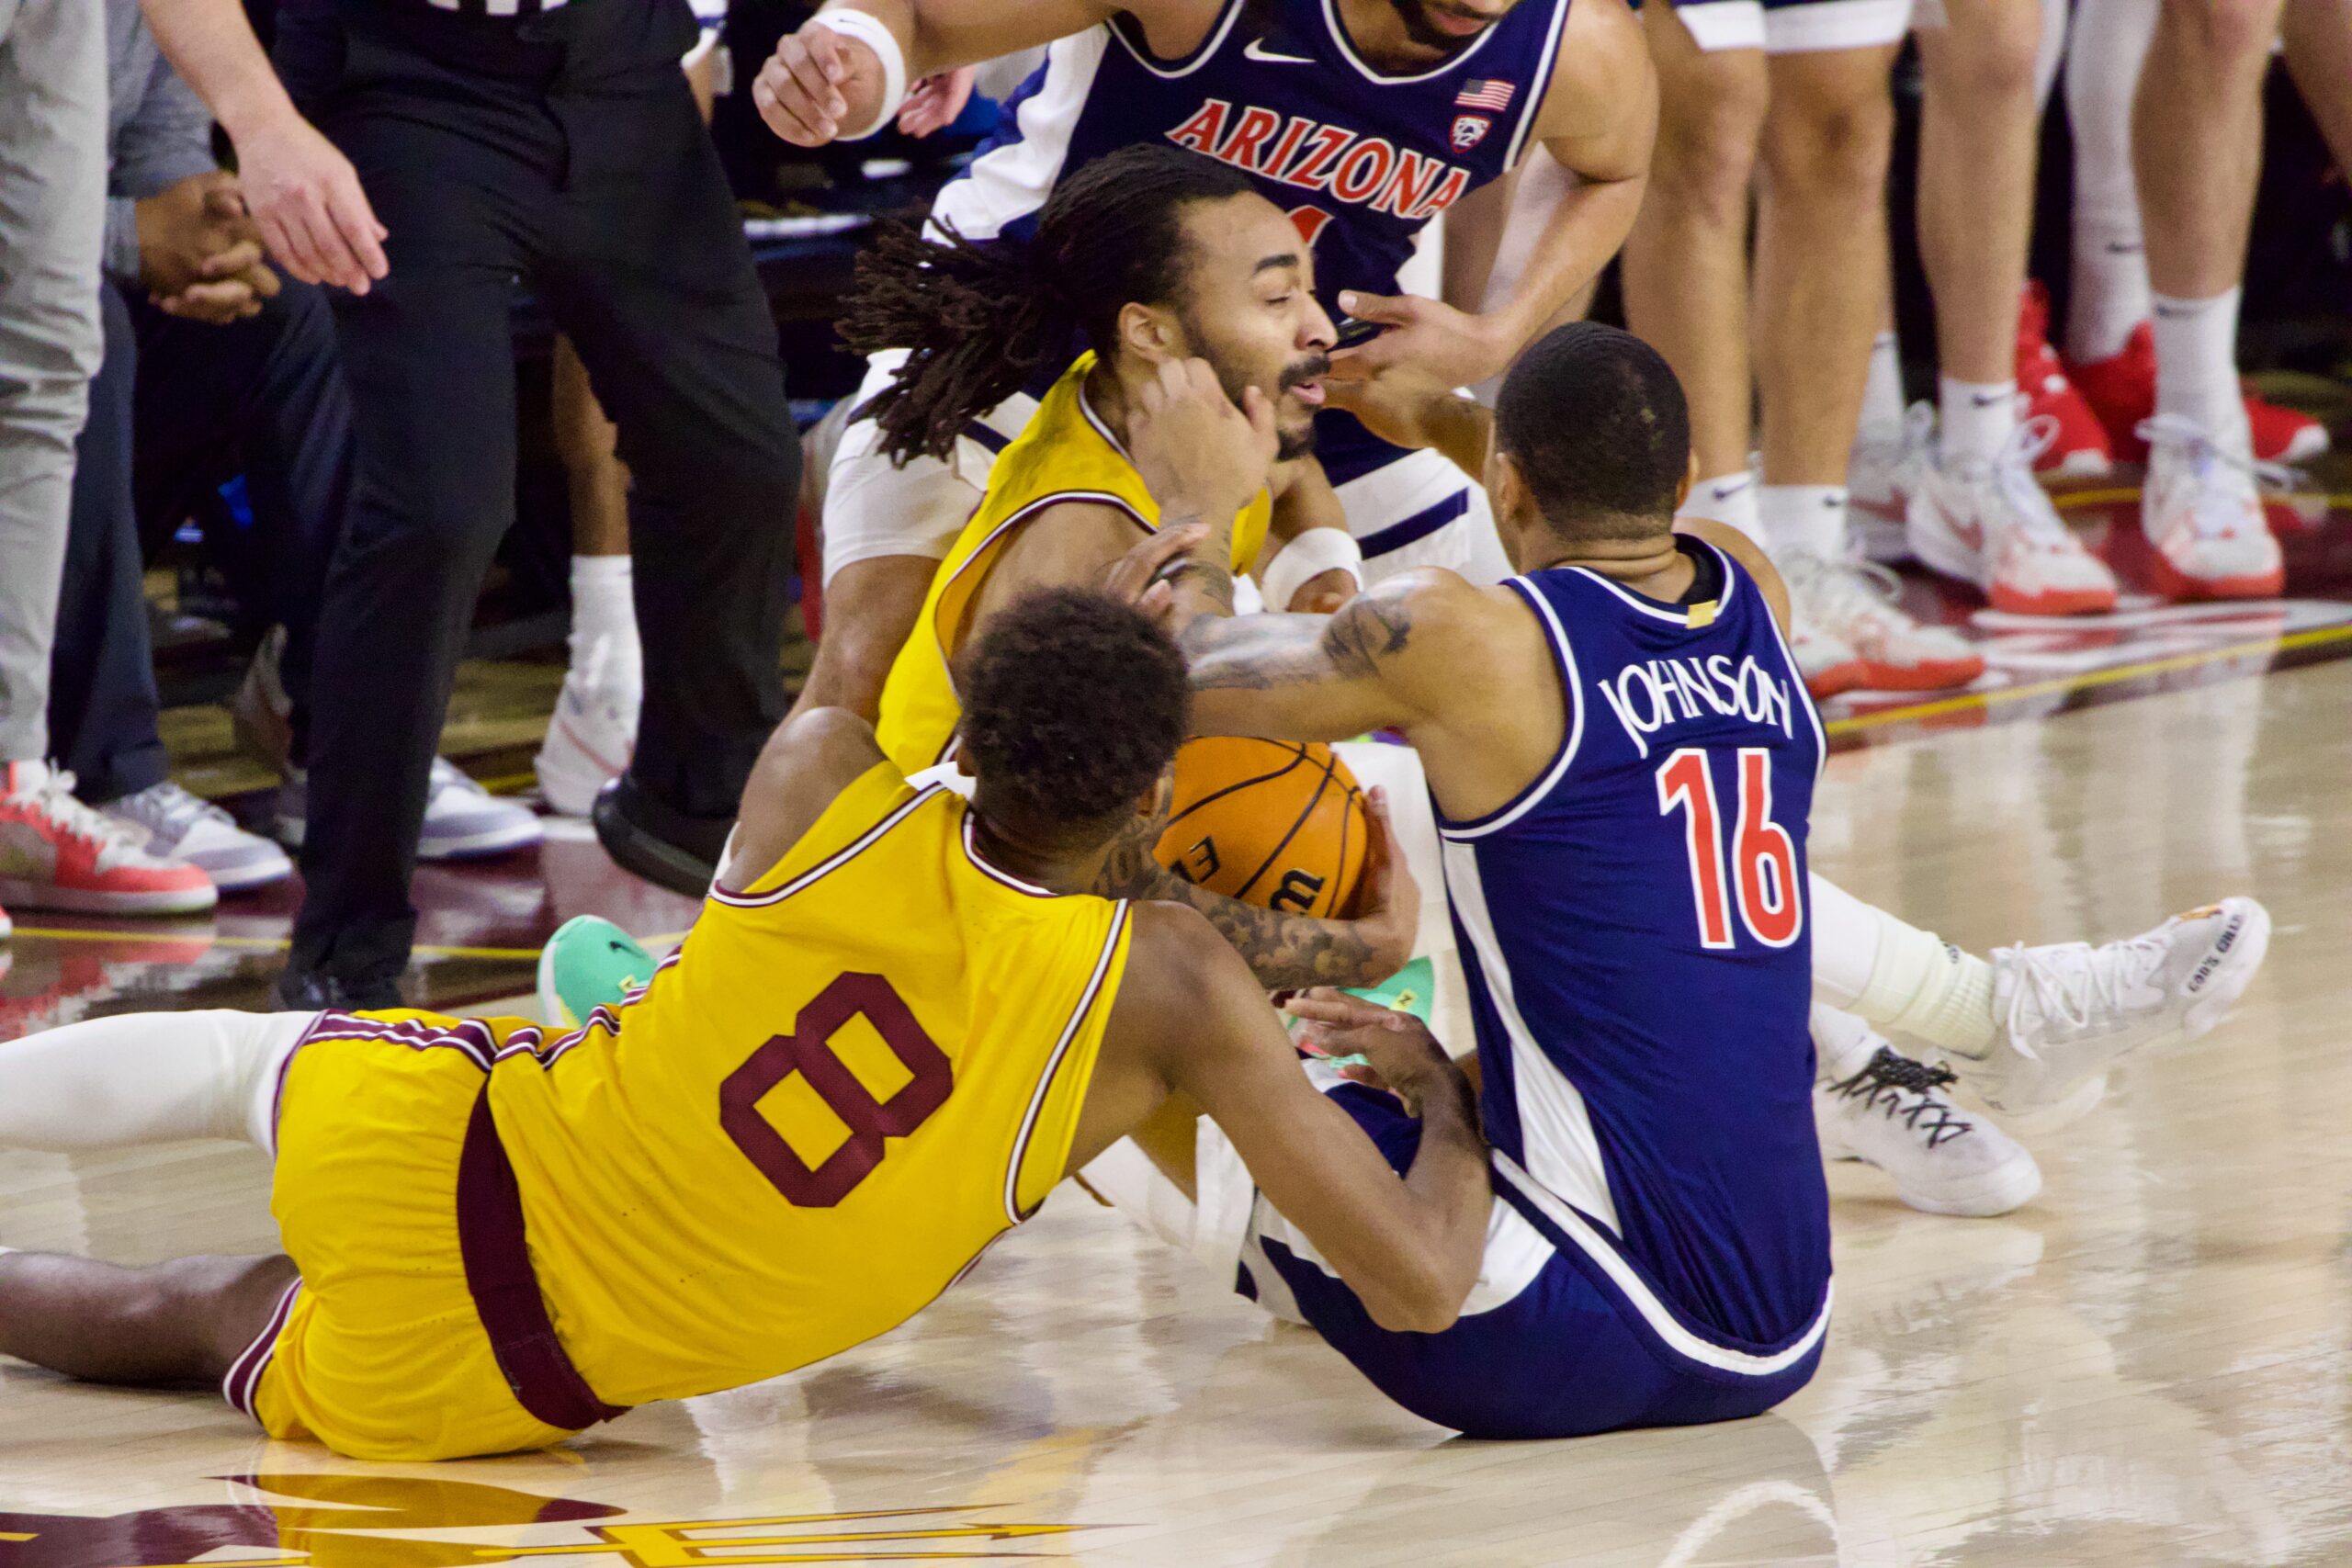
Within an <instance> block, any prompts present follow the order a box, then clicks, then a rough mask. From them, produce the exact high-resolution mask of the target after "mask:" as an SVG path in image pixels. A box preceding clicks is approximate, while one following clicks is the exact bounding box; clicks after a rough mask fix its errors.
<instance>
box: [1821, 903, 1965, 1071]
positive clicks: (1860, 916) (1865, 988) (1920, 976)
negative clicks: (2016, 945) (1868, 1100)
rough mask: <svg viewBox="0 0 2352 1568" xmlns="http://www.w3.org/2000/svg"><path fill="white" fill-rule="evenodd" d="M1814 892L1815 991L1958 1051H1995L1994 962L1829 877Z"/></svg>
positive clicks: (1875, 1020) (1882, 1022)
mask: <svg viewBox="0 0 2352 1568" xmlns="http://www.w3.org/2000/svg"><path fill="white" fill-rule="evenodd" d="M1809 886H1810V888H1811V891H1812V894H1813V996H1814V999H1815V1001H1818V1002H1824V1003H1826V1004H1827V1005H1829V1006H1831V1007H1834V1008H1841V1009H1843V1010H1846V1011H1848V1012H1850V1013H1853V1014H1854V1015H1855V1016H1856V1017H1858V1018H1860V1019H1863V1020H1865V1021H1868V1022H1870V1023H1872V1024H1875V1025H1877V1026H1878V1027H1879V1028H1881V1029H1893V1030H1899V1031H1901V1032H1904V1033H1905V1034H1909V1035H1912V1036H1914V1037H1916V1038H1917V1039H1919V1040H1923V1041H1925V1042H1927V1043H1928V1044H1930V1045H1934V1046H1937V1047H1939V1048H1940V1049H1942V1050H1945V1051H1949V1052H1951V1054H1952V1055H1958V1056H1967V1057H1970V1058H1982V1057H1983V1056H1985V1055H1986V1054H1987V1053H1989V1052H1990V1051H1991V1050H1992V1048H1993V1041H1994V1036H1995V1033H1996V1028H1995V1024H1994V1021H1993V966H1992V965H1991V964H1987V963H1985V961H1984V960H1983V959H1981V958H1979V957H1977V956H1976V955H1975V954H1974V953H1963V952H1962V951H1961V950H1960V949H1959V948H1957V947H1954V946H1953V945H1951V943H1950V942H1945V941H1944V940H1943V939H1942V938H1940V937H1939V936H1937V935H1936V934H1935V933H1934V932H1933V931H1921V930H1920V929H1919V928H1918V927H1917V926H1914V925H1906V924H1905V922H1903V921H1901V920H1898V919H1895V918H1894V916H1893V915H1890V914H1888V913H1887V912H1886V911H1885V910H1883V909H1881V908H1874V907H1872V906H1871V905H1869V904H1865V903H1863V902H1862V901H1861V900H1860V899H1859V898H1857V897H1854V896H1853V895H1852V894H1850V893H1849V892H1847V891H1846V890H1845V889H1844V888H1842V887H1840V886H1838V885H1837V884H1836V883H1834V882H1831V881H1829V880H1828V879H1827V878H1826V877H1822V876H1815V877H1813V878H1811V879H1810V884H1809Z"/></svg>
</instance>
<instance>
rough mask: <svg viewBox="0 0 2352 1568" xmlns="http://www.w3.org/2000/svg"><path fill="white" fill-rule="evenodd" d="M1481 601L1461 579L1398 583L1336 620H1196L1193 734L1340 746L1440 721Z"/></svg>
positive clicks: (1189, 649)
mask: <svg viewBox="0 0 2352 1568" xmlns="http://www.w3.org/2000/svg"><path fill="white" fill-rule="evenodd" d="M1481 600H1482V596H1481V595H1480V593H1479V592H1478V591H1477V590H1476V589H1475V588H1473V587H1471V586H1470V585H1469V584H1468V583H1467V582H1464V581H1463V580H1462V579H1461V578H1459V577H1457V576H1455V575H1454V574H1453V572H1450V571H1442V570H1421V571H1410V572H1404V573H1400V574H1399V575H1397V576H1396V577H1392V578H1389V579H1387V580H1386V581H1383V582H1381V583H1380V584H1378V585H1377V586H1375V587H1373V588H1369V589H1366V590H1365V591H1364V592H1362V593H1359V594H1357V595H1356V596H1355V597H1354V598H1352V599H1351V600H1349V601H1348V602H1347V603H1346V604H1342V605H1341V606H1340V608H1339V610H1338V611H1337V612H1336V613H1334V614H1332V615H1244V616H1240V617H1238V618H1233V617H1221V616H1214V615H1193V616H1190V617H1188V618H1186V619H1184V620H1182V621H1181V622H1180V623H1179V624H1180V625H1182V627H1183V630H1182V633H1181V635H1180V637H1179V639H1178V640H1179V641H1180V642H1181V643H1182V646H1183V649H1184V653H1185V656H1186V657H1187V658H1189V659H1190V660H1192V665H1193V732H1194V733H1195V734H1200V735H1262V736H1266V737H1269V738H1270V739H1281V740H1343V739H1347V738H1348V737H1349V736H1351V735H1362V734H1363V733H1364V732H1366V731H1367V730H1373V729H1380V728H1392V727H1393V728H1405V727H1408V726H1410V725H1412V724H1414V723H1415V722H1416V721H1417V720H1419V719H1421V718H1424V717H1426V716H1429V715H1430V714H1432V713H1434V712H1437V711H1438V710H1439V709H1440V708H1441V706H1442V705H1443V704H1444V702H1445V699H1446V695H1447V690H1448V688H1449V686H1451V687H1453V689H1454V690H1455V691H1457V692H1458V691H1459V689H1460V684H1461V677H1462V674H1463V671H1461V670H1460V669H1459V668H1458V664H1457V661H1458V660H1461V659H1462V658H1463V657H1464V654H1465V652H1470V651H1472V650H1475V649H1476V631H1475V628H1474V627H1472V626H1470V625H1469V621H1470V619H1471V618H1472V617H1474V616H1476V615H1478V614H1479V613H1480V611H1481V610H1482V609H1483V604H1482V603H1481Z"/></svg>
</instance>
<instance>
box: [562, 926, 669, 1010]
mask: <svg viewBox="0 0 2352 1568" xmlns="http://www.w3.org/2000/svg"><path fill="white" fill-rule="evenodd" d="M653 969H654V958H653V955H652V954H651V953H648V952H646V951H645V948H644V946H643V945H642V944H641V943H639V942H638V940H637V939H636V938H635V937H633V936H631V935H629V934H628V932H627V931H623V930H621V928H620V927H618V926H616V925H615V924H613V922H612V921H610V920H607V919H601V918H599V917H597V916H595V915H575V916H573V917H572V918H571V919H568V920H566V921H564V922H563V924H561V925H560V926H558V927H557V928H556V932H555V935H553V936H551V937H549V938H548V944H547V945H546V946H545V947H543V948H541V949H540V950H539V1016H540V1017H541V1018H543V1019H545V1020H546V1021H548V1023H551V1024H553V1025H555V1026H556V1027H557V1028H559V1029H577V1028H579V1027H580V1023H581V1021H582V1019H584V1018H586V1017H587V1016H588V1015H589V1014H590V1013H592V1012H594V1011H595V1010H597V1009H598V1008H600V1007H618V1006H619V1005H620V1003H621V998H623V997H625V996H627V995H628V993H629V992H630V991H631V990H632V989H634V988H635V987H639V986H642V985H644V984H645V983H646V982H647V981H649V980H650V979H652V978H653Z"/></svg>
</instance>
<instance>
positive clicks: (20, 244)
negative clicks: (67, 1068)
mask: <svg viewBox="0 0 2352 1568" xmlns="http://www.w3.org/2000/svg"><path fill="white" fill-rule="evenodd" d="M106 195H107V42H106V7H105V6H102V5H100V4H98V3H97V0H0V763H6V762H21V761H35V760H37V759H39V758H40V757H42V756H43V755H45V754H46V753H47V751H48V750H49V719H48V709H49V651H50V642H51V637H52V636H53V634H54V633H55V630H56V626H57V584H58V576H59V573H60V571H61V570H62V567H63V563H64V559H65V522H66V514H67V509H68V506H69V503H70V502H71V500H72V496H73V486H74V437H75V436H76V435H78V434H80V433H81V430H82V417H83V413H84V411H85V407H86V404H87V398H88V387H89V380H90V378H91V377H92V376H93V375H95V374H96V371H97V367H98V361H99V358H100V356H101V355H102V354H103V352H104V338H103V335H102V333H101V332H100V329H99V325H98V256H99V251H100V245H101V241H102V236H103V233H104V229H105V221H106Z"/></svg>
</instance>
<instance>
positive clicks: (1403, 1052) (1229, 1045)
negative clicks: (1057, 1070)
mask: <svg viewBox="0 0 2352 1568" xmlns="http://www.w3.org/2000/svg"><path fill="white" fill-rule="evenodd" d="M1135 918H1136V931H1135V936H1134V938H1133V945H1132V947H1131V949H1130V955H1129V957H1128V960H1127V968H1126V976H1125V980H1124V981H1123V982H1122V983H1121V985H1120V987H1119V997H1118V1000H1117V1001H1116V1002H1115V1003H1114V1006H1113V1010H1112V1014H1111V1022H1110V1037H1109V1039H1108V1040H1107V1041H1106V1043H1105V1045H1104V1063H1105V1066H1111V1067H1113V1068H1114V1069H1115V1068H1116V1067H1117V1066H1120V1065H1123V1064H1132V1065H1133V1067H1132V1068H1131V1070H1130V1075H1129V1083H1128V1084H1127V1085H1126V1086H1125V1089H1124V1092H1125V1095H1127V1096H1129V1097H1131V1098H1129V1099H1128V1100H1125V1102H1124V1103H1119V1102H1117V1101H1114V1102H1113V1103H1111V1104H1106V1105H1105V1106H1104V1107H1103V1109H1104V1110H1111V1111H1123V1112H1125V1113H1126V1114H1125V1122H1123V1123H1122V1125H1121V1126H1120V1127H1119V1128H1118V1129H1117V1130H1118V1131H1125V1127H1126V1126H1128V1125H1132V1124H1134V1122H1137V1121H1140V1120H1141V1119H1142V1117H1143V1116H1144V1115H1145V1114H1148V1111H1149V1109H1150V1105H1151V1104H1156V1103H1157V1102H1158V1100H1159V1098H1160V1097H1161V1096H1162V1095H1164V1094H1165V1093H1167V1092H1168V1091H1170V1090H1173V1091H1178V1092H1181V1093H1182V1094H1184V1095H1186V1096H1188V1097H1190V1098H1191V1099H1192V1100H1193V1101H1194V1102H1195V1103H1197V1104H1198V1105H1199V1106H1200V1107H1201V1109H1202V1110H1203V1111H1205V1112H1206V1113H1207V1115H1208V1116H1209V1118H1210V1119H1211V1120H1212V1121H1214V1122H1216V1124H1217V1125H1218V1126H1219V1127H1220V1128H1222V1129H1224V1132H1225V1134H1226V1136H1227V1138H1229V1139H1231V1140H1232V1143H1233V1146H1234V1148H1235V1150H1236V1151H1237V1152H1238V1153H1239V1155H1240V1156H1241V1158H1242V1161H1243V1163H1244V1164H1246V1165H1247V1166H1248V1167H1249V1168H1250V1177H1251V1179H1253V1180H1255V1181H1256V1183H1257V1184H1258V1187H1259V1189H1260V1190H1262V1191H1263V1192H1264V1193H1265V1195H1266V1197H1267V1198H1268V1200H1269V1201H1272V1203H1273V1205H1274V1206H1275V1207H1276V1208H1277V1209H1279V1210H1281V1211H1282V1213H1283V1216H1284V1217H1285V1218H1287V1219H1288V1220H1289V1221H1290V1222H1291V1223H1292V1224H1295V1225H1297V1226H1298V1227H1299V1229H1301V1230H1303V1231H1305V1232H1306V1235H1307V1239H1308V1240H1310V1241H1312V1242H1313V1243H1314V1244H1315V1247H1316V1250H1317V1251H1318V1252H1319V1253H1321V1254H1322V1255H1323V1257H1324V1258H1326V1259H1327V1260H1328V1261H1329V1263H1330V1265H1331V1267H1332V1268H1333V1269H1337V1270H1338V1271H1339V1274H1340V1279H1342V1280H1346V1281H1347V1284H1348V1287H1349V1288H1350V1289H1351V1290H1352V1291H1354V1292H1355V1293H1356V1295H1357V1297H1358V1298H1359V1299H1360V1300H1362V1301H1363V1304H1364V1309H1365V1311H1367V1312H1368V1313H1370V1314H1371V1315H1372V1319H1373V1321H1374V1322H1375V1323H1377V1324H1379V1325H1381V1326H1382V1327H1384V1328H1387V1329H1392V1330H1397V1331H1407V1332H1419V1333H1434V1332H1436V1331H1437V1330H1439V1329H1442V1328H1444V1327H1446V1326H1447V1325H1450V1324H1452V1323H1453V1320H1454V1318H1455V1317H1456V1316H1457V1315H1458V1314H1460V1312H1461V1310H1462V1303H1463V1302H1464V1299H1465V1298H1466V1297H1467V1296H1468V1295H1469V1293H1470V1289H1471V1287H1472V1286H1473V1285H1474V1284H1476V1281H1477V1278H1478V1268H1479V1263H1480V1260H1481V1258H1483V1256H1484V1253H1485V1248H1486V1235H1487V1213H1488V1210H1489V1207H1490V1206H1491V1204H1492V1202H1493V1195H1492V1192H1491V1190H1490V1189H1489V1188H1488V1185H1487V1159H1486V1146H1485V1145H1484V1143H1483V1142H1482V1141H1481V1139H1480V1137H1479V1134H1478V1125H1477V1110H1476V1102H1475V1100H1474V1099H1473V1097H1472V1095H1471V1092H1470V1086H1469V1083H1468V1081H1467V1080H1466V1079H1464V1077H1463V1076H1462V1073H1461V1071H1460V1069H1458V1068H1457V1067H1455V1066H1453V1063H1452V1062H1451V1061H1449V1060H1448V1059H1447V1057H1446V1055H1445V1053H1444V1052H1443V1051H1442V1050H1441V1049H1439V1047H1438V1045H1437V1043H1436V1042H1435V1041H1433V1040H1431V1039H1430V1037H1429V1035H1428V1034H1427V1032H1404V1031H1397V1032H1390V1033H1388V1034H1386V1035H1385V1038H1382V1039H1379V1040H1375V1041H1370V1042H1368V1045H1369V1047H1370V1048H1369V1050H1368V1051H1367V1054H1368V1055H1373V1060H1374V1066H1376V1067H1377V1068H1378V1069H1379V1071H1380V1074H1381V1077H1383V1078H1384V1079H1385V1081H1386V1082H1387V1083H1388V1085H1389V1086H1390V1087H1391V1088H1393V1089H1396V1090H1397V1093H1398V1094H1400V1095H1401V1096H1403V1097H1404V1099H1405V1100H1407V1102H1408V1103H1409V1104H1411V1105H1413V1106H1414V1107H1416V1108H1417V1110H1418V1111H1419V1115H1420V1118H1421V1142H1420V1149H1419V1154H1417V1155H1416V1156H1415V1157H1414V1161H1413V1164H1412V1167H1411V1168H1410V1169H1409V1170H1408V1171H1407V1172H1406V1174H1405V1176H1404V1177H1403V1179H1398V1178H1397V1174H1396V1173H1395V1172H1394V1171H1393V1170H1391V1169H1390V1168H1389V1166H1388V1162H1387V1161H1386V1160H1385V1158H1383V1157H1382V1156H1381V1154H1380V1151H1379V1149H1378V1148H1377V1146H1376V1145H1374V1143H1373V1142H1372V1140H1371V1139H1369V1138H1367V1137H1365V1136H1364V1134H1363V1131H1362V1129H1360V1128H1359V1127H1358V1126H1357V1125H1356V1123H1355V1122H1354V1120H1353V1119H1352V1118H1351V1117H1350V1116H1349V1115H1348V1113H1347V1112H1346V1111H1342V1110H1340V1108H1339V1107H1338V1106H1336V1105H1334V1104H1332V1103H1331V1102H1330V1101H1329V1100H1326V1099H1325V1098H1324V1097H1323V1096H1322V1095H1321V1094H1319V1093H1317V1091H1316V1090H1315V1089H1314V1087H1313V1086H1312V1085H1310V1084H1309V1083H1308V1082H1307V1080H1306V1075H1305V1074H1304V1073H1302V1072H1300V1071H1299V1067H1298V1061H1297V1057H1296V1055H1295V1052H1294V1051H1293V1050H1292V1048H1291V1044H1290V1041H1289V1038H1288V1037H1287V1036H1286V1035H1285V1034H1284V1033H1283V1029H1282V1026H1281V1024H1280V1023H1279V1022H1278V1021H1276V1019H1275V1017H1274V1014H1273V1012H1272V1010H1271V1009H1269V1008H1268V1007H1267V1005H1266V1000H1265V998H1264V996H1263V995H1262V994H1261V992H1260V991H1259V989H1258V987H1257V985H1256V982H1255V981H1254V980H1252V978H1251V977H1250V973H1249V971H1248V970H1247V969H1245V968H1244V967H1243V966H1242V965H1241V964H1240V963H1239V962H1238V960H1236V958H1235V957H1234V955H1233V952H1232V950H1231V949H1230V948H1228V947H1227V945H1226V944H1225V943H1224V942H1221V941H1219V940H1218V938H1217V934H1216V932H1215V931H1212V930H1210V929H1209V927H1208V925H1207V924H1206V923H1205V922H1204V921H1203V920H1202V919H1200V918H1199V917H1198V916H1197V915H1195V914H1193V912H1192V911H1191V910H1188V909H1182V908H1173V907H1170V906H1168V905H1154V904H1147V905H1142V906H1139V907H1137V908H1136V917H1135ZM1136 1068H1139V1069H1140V1070H1139V1071H1136V1070H1134V1069H1136ZM1096 1078H1097V1082H1098V1085H1099V1086H1100V1087H1102V1088H1103V1089H1106V1090H1108V1091H1109V1094H1110V1095H1112V1096H1117V1095H1120V1094H1121V1093H1122V1086H1120V1085H1119V1084H1118V1082H1117V1081H1116V1080H1115V1079H1114V1080H1112V1081H1110V1082H1107V1083H1106V1082H1105V1081H1104V1079H1105V1073H1104V1070H1103V1068H1098V1069H1097V1073H1096ZM1136 1079H1142V1080H1145V1082H1146V1084H1147V1086H1148V1087H1147V1092H1146V1094H1143V1095H1138V1094H1137V1092H1136V1089H1135V1087H1134V1082H1135V1080H1136ZM1147 1099H1148V1103H1147ZM1096 1110H1097V1106H1096V1101H1095V1091H1093V1090H1090V1091H1089V1096H1088V1115H1089V1117H1090V1118H1091V1117H1092V1116H1093V1115H1094V1113H1095V1111H1096ZM1098 1136H1100V1134H1099V1133H1098ZM1105 1141H1107V1140H1105Z"/></svg>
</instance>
